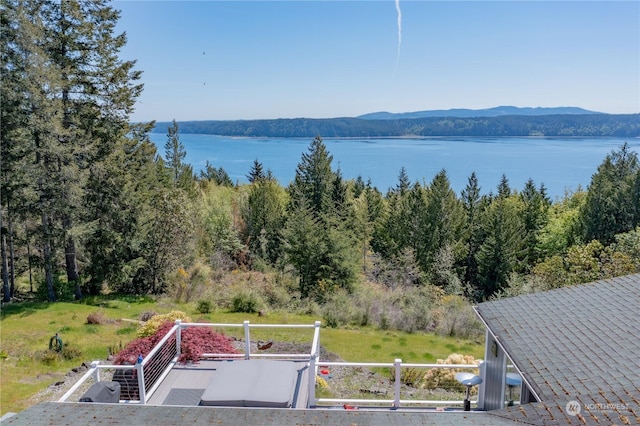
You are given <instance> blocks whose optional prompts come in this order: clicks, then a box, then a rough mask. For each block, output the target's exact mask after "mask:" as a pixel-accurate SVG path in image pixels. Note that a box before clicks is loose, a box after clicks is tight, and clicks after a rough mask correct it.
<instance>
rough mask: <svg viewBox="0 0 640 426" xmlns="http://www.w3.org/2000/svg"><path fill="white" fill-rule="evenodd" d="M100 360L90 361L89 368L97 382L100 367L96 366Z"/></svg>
mask: <svg viewBox="0 0 640 426" xmlns="http://www.w3.org/2000/svg"><path fill="white" fill-rule="evenodd" d="M98 364H100V361H91V368H93V380H95V381H96V383H98V382H99V381H100V369H99V368H98Z"/></svg>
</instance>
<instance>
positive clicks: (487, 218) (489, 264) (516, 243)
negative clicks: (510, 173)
mask: <svg viewBox="0 0 640 426" xmlns="http://www.w3.org/2000/svg"><path fill="white" fill-rule="evenodd" d="M521 204H522V203H521V201H520V200H519V199H517V198H515V197H505V196H498V197H497V198H496V199H495V200H494V201H493V202H492V203H491V205H490V206H489V208H488V209H487V211H486V213H485V215H484V221H483V224H482V226H483V231H482V232H483V234H484V235H485V238H484V239H483V241H482V243H481V245H480V247H479V248H478V252H477V254H476V261H477V263H478V281H479V285H480V288H481V296H482V298H483V299H486V298H489V297H490V296H492V295H494V294H496V293H498V292H500V291H501V290H502V289H504V288H505V286H506V284H507V282H508V279H509V275H510V274H511V273H512V272H521V271H522V266H523V265H522V258H523V257H524V252H525V250H524V244H523V241H522V235H523V234H524V226H523V224H522V221H521V219H520V216H521V209H522V206H521Z"/></svg>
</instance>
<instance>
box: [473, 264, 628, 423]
mask: <svg viewBox="0 0 640 426" xmlns="http://www.w3.org/2000/svg"><path fill="white" fill-rule="evenodd" d="M476 311H477V312H478V315H479V316H480V317H481V318H482V320H483V321H484V322H485V323H486V324H487V327H488V328H489V329H490V331H491V332H492V333H493V334H494V335H495V336H496V338H497V340H498V341H499V342H500V344H501V345H502V347H503V348H504V349H505V351H506V352H507V354H508V356H509V358H511V360H512V361H513V363H514V364H515V366H516V367H517V368H518V370H520V372H522V375H523V377H524V379H525V381H526V382H528V383H529V385H530V386H531V388H532V390H533V391H534V392H535V393H536V394H537V395H538V396H539V397H540V399H541V401H542V403H539V404H531V405H530V406H522V407H516V408H509V409H505V410H500V411H503V412H504V413H502V414H506V415H507V416H508V417H509V418H513V419H517V420H519V421H527V422H531V423H533V424H537V423H536V422H535V421H533V419H534V418H538V419H540V414H541V412H544V413H547V414H549V413H553V412H555V415H554V414H550V415H551V416H552V417H553V418H554V419H555V421H557V422H558V423H557V424H566V423H567V422H568V421H571V420H572V418H573V419H574V420H577V419H575V418H574V417H572V418H569V419H568V420H565V418H566V417H567V416H566V412H565V410H564V406H565V404H566V403H567V402H568V401H578V402H580V403H581V404H582V407H584V409H583V410H582V412H581V415H583V416H586V420H585V421H586V422H587V423H589V422H590V420H589V418H591V420H593V421H595V419H596V418H598V419H599V421H604V422H605V423H607V422H609V423H610V422H611V421H612V420H608V419H607V416H611V417H612V418H613V422H615V423H622V424H625V418H629V419H630V421H631V423H629V424H636V423H640V320H639V318H640V274H635V275H628V276H624V277H618V278H613V279H609V280H603V281H597V282H594V283H590V284H584V285H576V286H571V287H564V288H560V289H557V290H551V291H546V292H541V293H535V294H530V295H524V296H518V297H513V298H507V299H499V300H496V301H492V302H486V303H481V304H480V305H478V306H477V307H476ZM551 407H553V408H551ZM558 408H560V409H559V410H558ZM538 410H542V411H541V412H538ZM556 411H557V412H556ZM621 416H626V417H621ZM525 419H526V420H525ZM558 419H560V420H558ZM547 420H549V421H550V420H551V419H549V418H547ZM547 423H548V422H545V423H544V424H547ZM596 423H597V421H596Z"/></svg>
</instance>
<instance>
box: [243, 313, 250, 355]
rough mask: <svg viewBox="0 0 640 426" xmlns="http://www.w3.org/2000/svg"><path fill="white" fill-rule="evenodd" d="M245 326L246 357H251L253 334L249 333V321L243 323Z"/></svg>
mask: <svg viewBox="0 0 640 426" xmlns="http://www.w3.org/2000/svg"><path fill="white" fill-rule="evenodd" d="M242 324H243V326H244V359H251V334H250V333H249V321H245V322H243V323H242Z"/></svg>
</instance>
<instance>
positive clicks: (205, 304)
mask: <svg viewBox="0 0 640 426" xmlns="http://www.w3.org/2000/svg"><path fill="white" fill-rule="evenodd" d="M196 311H198V312H199V313H201V314H208V313H210V312H211V302H210V301H209V300H200V301H199V302H198V306H197V307H196Z"/></svg>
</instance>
